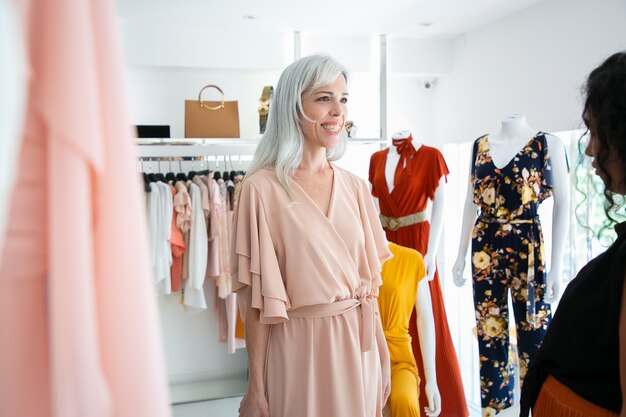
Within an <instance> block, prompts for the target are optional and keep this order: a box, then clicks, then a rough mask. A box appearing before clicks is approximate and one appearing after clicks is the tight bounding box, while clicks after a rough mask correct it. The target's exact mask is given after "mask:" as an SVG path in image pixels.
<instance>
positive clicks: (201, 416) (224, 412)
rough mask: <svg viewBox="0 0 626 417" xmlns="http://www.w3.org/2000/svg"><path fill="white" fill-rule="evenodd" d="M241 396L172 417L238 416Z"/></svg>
mask: <svg viewBox="0 0 626 417" xmlns="http://www.w3.org/2000/svg"><path fill="white" fill-rule="evenodd" d="M240 401H241V397H233V398H226V399H221V400H212V401H202V402H197V403H190V404H179V405H175V406H174V407H173V410H174V413H173V414H174V417H238V413H237V410H238V409H239V402H240ZM516 416H519V407H511V408H509V409H507V410H505V411H503V412H501V413H500V414H498V417H516ZM470 417H481V416H480V412H475V411H473V410H472V413H471V415H470Z"/></svg>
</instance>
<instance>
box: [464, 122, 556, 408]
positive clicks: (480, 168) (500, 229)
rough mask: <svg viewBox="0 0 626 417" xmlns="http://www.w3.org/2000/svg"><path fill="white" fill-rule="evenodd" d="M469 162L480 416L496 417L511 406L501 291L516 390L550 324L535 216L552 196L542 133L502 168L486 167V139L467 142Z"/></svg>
mask: <svg viewBox="0 0 626 417" xmlns="http://www.w3.org/2000/svg"><path fill="white" fill-rule="evenodd" d="M472 158H473V159H472V160H473V165H472V172H471V182H472V186H473V190H474V191H473V192H474V204H476V205H477V206H478V207H479V208H480V215H479V216H478V218H477V219H476V223H475V225H474V230H473V231H472V271H473V272H472V285H473V290H474V307H475V310H476V329H477V332H478V348H479V353H480V358H481V360H480V384H481V405H482V408H483V410H484V412H492V410H493V412H500V411H502V410H503V409H505V408H508V407H510V406H512V405H513V388H514V374H513V368H512V366H511V361H510V360H509V348H510V341H509V334H508V329H509V311H508V290H509V289H510V291H511V297H512V304H513V311H514V313H515V324H516V330H517V356H518V359H519V367H520V380H521V381H522V382H523V380H524V377H525V374H526V370H527V369H528V365H529V363H530V362H532V361H533V360H534V358H535V357H536V355H537V350H538V349H539V346H540V344H541V341H542V340H543V337H544V336H545V333H546V330H547V328H548V325H549V323H550V320H551V309H550V305H549V304H546V303H544V302H543V295H544V293H545V264H544V243H543V235H542V231H541V223H540V222H539V217H538V214H537V208H538V207H539V204H540V203H541V202H542V201H543V200H545V199H546V198H548V197H550V196H551V195H552V174H551V169H550V166H549V159H548V149H547V139H546V136H545V134H544V133H542V132H539V133H537V135H535V136H534V137H532V138H530V140H529V141H528V142H527V144H526V145H525V146H524V147H523V148H522V149H521V150H520V151H519V152H518V153H517V155H515V156H514V157H513V159H511V160H510V161H509V163H508V164H507V165H505V166H504V167H502V168H497V167H496V166H495V165H494V163H493V160H492V158H491V153H490V149H489V137H488V136H487V135H486V136H482V137H480V138H478V139H476V141H475V142H474V147H473V157H472ZM485 410H486V411H485Z"/></svg>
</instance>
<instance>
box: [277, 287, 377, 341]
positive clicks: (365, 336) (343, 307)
mask: <svg viewBox="0 0 626 417" xmlns="http://www.w3.org/2000/svg"><path fill="white" fill-rule="evenodd" d="M374 303H376V299H375V298H373V297H367V296H366V297H358V298H350V299H347V300H341V301H335V302H333V303H328V304H314V305H310V306H303V307H299V308H296V309H293V310H289V311H288V312H287V315H288V316H289V318H292V317H332V316H338V315H339V314H343V313H346V312H348V311H350V310H352V309H354V308H356V307H359V306H360V307H361V308H360V310H361V332H360V335H361V351H362V352H369V351H370V350H371V349H372V345H373V342H374V326H375V323H376V320H375V315H376V310H375V309H374Z"/></svg>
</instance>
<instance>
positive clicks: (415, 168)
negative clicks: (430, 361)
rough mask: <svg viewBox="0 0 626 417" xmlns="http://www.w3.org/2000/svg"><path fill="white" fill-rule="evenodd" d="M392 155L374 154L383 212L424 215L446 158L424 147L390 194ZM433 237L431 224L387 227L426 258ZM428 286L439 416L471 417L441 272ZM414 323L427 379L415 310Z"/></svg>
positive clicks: (375, 186)
mask: <svg viewBox="0 0 626 417" xmlns="http://www.w3.org/2000/svg"><path fill="white" fill-rule="evenodd" d="M388 152H389V149H388V148H387V149H383V150H381V151H378V152H375V153H374V154H373V155H372V156H371V159H370V168H369V181H370V183H371V185H372V195H373V196H374V197H377V198H378V202H379V207H380V213H381V214H382V215H384V216H387V217H393V218H399V217H403V216H408V215H412V214H415V213H422V212H424V211H425V210H426V208H427V206H428V202H429V201H430V200H432V199H433V198H434V197H435V190H436V189H437V187H438V186H439V181H440V179H441V177H442V176H445V175H447V174H448V173H449V171H448V167H447V166H446V163H445V161H444V159H443V155H441V152H439V150H437V149H436V148H433V147H430V146H426V145H422V146H421V147H420V148H419V149H417V150H416V151H415V152H414V154H413V156H412V158H411V164H407V169H409V172H407V173H406V174H408V175H402V176H401V177H402V180H401V181H400V184H398V185H397V186H395V187H394V188H393V190H392V191H391V192H389V188H388V186H387V179H386V178H385V166H386V163H387V154H388ZM429 233H430V223H429V222H428V221H422V222H419V223H415V224H412V225H410V226H406V227H400V228H398V229H396V230H390V229H389V228H385V234H386V235H387V240H389V241H390V242H393V243H396V244H398V245H401V246H405V247H407V248H412V249H415V250H417V251H418V252H420V253H424V254H425V253H427V252H428V236H429ZM428 285H429V287H430V293H431V298H432V306H433V315H434V318H435V334H436V340H437V347H436V363H437V382H438V384H439V387H440V394H441V407H442V408H441V414H440V416H441V417H467V416H468V415H469V410H468V408H467V403H466V401H465V393H464V391H463V383H462V380H461V371H460V369H459V363H458V360H457V356H456V352H455V350H454V345H453V344H452V338H451V336H450V329H449V328H448V319H447V316H446V311H445V307H444V302H443V294H442V292H441V285H440V283H439V275H438V273H437V272H435V277H434V279H433V280H432V281H430V282H429V283H428ZM409 324H410V326H409V332H410V334H411V338H412V340H411V343H412V347H413V354H414V356H415V358H416V361H417V365H418V368H419V372H420V374H422V375H423V374H424V365H423V364H422V360H421V358H422V354H421V350H420V346H419V335H418V334H417V327H416V324H415V312H413V315H412V316H411V320H410V323H409ZM426 403H428V400H427V397H426V395H425V392H424V382H423V381H422V382H421V384H420V404H426Z"/></svg>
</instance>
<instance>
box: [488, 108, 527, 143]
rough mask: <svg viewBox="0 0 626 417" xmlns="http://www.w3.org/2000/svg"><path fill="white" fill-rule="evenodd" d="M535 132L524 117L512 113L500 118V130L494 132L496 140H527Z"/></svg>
mask: <svg viewBox="0 0 626 417" xmlns="http://www.w3.org/2000/svg"><path fill="white" fill-rule="evenodd" d="M535 133H537V132H536V131H535V129H533V128H531V127H530V126H529V125H528V123H527V122H526V117H524V116H523V115H521V114H513V115H511V116H508V117H506V118H505V119H503V120H502V127H501V129H500V132H498V133H496V134H495V135H494V136H497V139H498V140H518V139H519V140H524V139H526V140H528V139H530V138H531V137H532V136H534V135H535Z"/></svg>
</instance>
